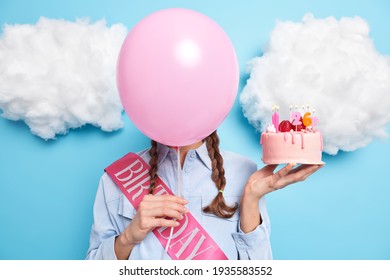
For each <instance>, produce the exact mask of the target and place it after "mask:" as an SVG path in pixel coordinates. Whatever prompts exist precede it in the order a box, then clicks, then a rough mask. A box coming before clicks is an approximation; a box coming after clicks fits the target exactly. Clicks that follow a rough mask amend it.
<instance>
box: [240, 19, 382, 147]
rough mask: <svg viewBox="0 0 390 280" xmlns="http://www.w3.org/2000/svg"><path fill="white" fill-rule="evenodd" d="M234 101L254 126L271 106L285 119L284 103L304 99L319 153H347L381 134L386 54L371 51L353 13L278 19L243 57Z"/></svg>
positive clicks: (365, 27)
mask: <svg viewBox="0 0 390 280" xmlns="http://www.w3.org/2000/svg"><path fill="white" fill-rule="evenodd" d="M249 67H250V78H249V79H248V81H247V84H246V85H245V87H244V89H243V91H242V93H241V96H240V101H241V105H242V107H243V111H244V114H245V116H246V117H247V118H248V120H249V122H250V123H251V124H252V125H253V126H254V127H255V128H256V129H258V130H263V129H264V127H265V126H266V124H267V123H271V114H272V112H271V110H272V106H273V105H275V104H276V105H278V106H279V107H280V112H281V113H282V114H283V113H284V114H285V115H284V118H286V116H288V113H289V106H290V104H293V105H294V106H295V104H310V105H311V108H315V109H316V115H317V117H318V118H319V124H318V128H319V129H320V130H321V131H322V133H323V139H324V151H325V152H327V153H329V154H336V153H337V152H338V151H339V150H344V151H353V150H355V149H358V148H361V147H364V146H366V145H367V144H369V143H370V142H371V141H372V140H373V139H374V138H385V137H387V132H386V127H387V125H388V124H389V122H390V59H389V57H388V56H384V55H381V54H380V53H378V52H377V51H376V49H375V46H374V44H373V42H372V40H371V39H370V37H369V26H368V24H367V22H366V21H365V20H363V19H362V18H359V17H354V18H347V17H344V18H341V19H340V20H337V19H335V18H334V17H328V18H325V19H316V18H314V16H312V15H311V14H307V15H305V17H304V18H303V20H302V22H299V23H298V22H290V21H286V22H278V23H277V24H276V27H275V29H274V30H273V31H272V33H271V36H270V41H269V44H268V46H267V48H266V49H265V51H264V54H263V55H262V56H261V57H256V58H254V59H253V60H251V62H250V65H249Z"/></svg>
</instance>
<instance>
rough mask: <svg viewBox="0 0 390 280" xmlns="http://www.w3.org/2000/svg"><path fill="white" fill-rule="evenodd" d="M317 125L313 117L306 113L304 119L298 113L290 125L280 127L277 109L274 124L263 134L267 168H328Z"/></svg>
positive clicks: (261, 141) (264, 160) (290, 121)
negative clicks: (286, 165)
mask: <svg viewBox="0 0 390 280" xmlns="http://www.w3.org/2000/svg"><path fill="white" fill-rule="evenodd" d="M276 108H277V107H276ZM290 108H291V107H290ZM317 121H318V120H317V118H316V117H311V113H308V112H307V113H305V115H304V117H303V118H302V117H301V114H300V113H299V112H294V113H293V114H290V120H289V121H287V120H284V121H282V122H281V123H279V117H278V114H277V109H275V111H274V113H273V115H272V123H273V124H272V125H269V126H268V127H267V130H266V131H265V132H263V133H262V134H261V139H260V144H261V145H262V150H263V155H262V161H263V162H264V163H265V164H282V163H301V164H324V162H323V161H322V160H321V159H322V148H323V147H322V135H321V132H320V131H319V130H316V129H315V125H316V124H317Z"/></svg>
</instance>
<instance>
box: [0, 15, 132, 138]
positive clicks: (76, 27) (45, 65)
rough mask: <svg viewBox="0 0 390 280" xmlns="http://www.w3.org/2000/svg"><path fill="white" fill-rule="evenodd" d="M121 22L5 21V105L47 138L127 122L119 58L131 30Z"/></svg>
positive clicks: (1, 72) (1, 82)
mask: <svg viewBox="0 0 390 280" xmlns="http://www.w3.org/2000/svg"><path fill="white" fill-rule="evenodd" d="M126 33H127V31H126V28H125V26H123V25H121V24H115V25H112V26H111V27H107V26H106V23H105V21H104V20H100V21H97V22H95V23H89V22H88V21H87V20H78V21H76V22H70V21H66V20H56V19H48V18H44V17H42V18H40V20H39V21H38V22H37V23H36V24H34V25H29V24H23V25H5V27H4V29H3V34H1V35H0V109H1V110H0V111H2V112H3V113H2V116H3V117H5V118H8V119H11V120H23V121H25V122H26V124H27V125H28V126H29V127H30V129H31V132H32V133H34V134H36V135H38V136H39V137H42V138H44V139H52V138H55V136H56V134H65V133H67V131H68V130H69V129H70V128H77V127H81V126H83V125H85V124H91V125H93V126H96V127H100V128H101V129H102V130H104V131H113V130H116V129H118V128H120V127H122V126H123V121H122V115H121V113H122V111H123V109H122V105H121V103H120V100H119V96H118V93H117V90H116V82H115V80H116V79H115V72H116V59H117V56H118V53H119V49H120V46H121V43H122V42H123V40H124V38H125V36H126Z"/></svg>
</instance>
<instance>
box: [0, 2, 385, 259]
mask: <svg viewBox="0 0 390 280" xmlns="http://www.w3.org/2000/svg"><path fill="white" fill-rule="evenodd" d="M389 3H390V2H388V1H385V0H382V1H379V0H369V1H356V0H355V1H352V0H350V1H343V0H330V1H321V3H320V1H305V0H295V1H281V0H279V1H259V0H258V1H254V0H241V1H222V0H218V1H184V0H180V1H158V2H157V1H153V2H152V1H128V0H121V1H120V0H110V1H92V0H89V1H80V0H68V1H49V0H47V1H43V0H40V1H21V0H7V1H5V0H0V23H1V25H4V24H5V23H9V24H14V23H36V22H37V20H38V19H39V17H40V16H45V17H49V18H65V19H67V20H75V19H76V18H80V17H89V18H90V19H91V20H92V21H95V20H99V19H101V18H105V19H106V20H107V23H108V24H109V25H111V24H114V23H123V24H124V25H126V26H127V28H128V29H131V27H132V26H134V25H135V24H136V23H137V22H138V21H139V20H140V19H142V18H143V17H144V16H146V15H148V14H150V13H152V12H154V11H157V10H160V9H163V8H169V7H184V8H191V9H195V10H197V11H199V12H201V13H204V14H206V15H208V16H210V17H211V18H213V19H214V20H215V21H217V22H218V23H219V24H220V25H221V26H222V27H223V28H224V30H225V31H226V32H227V33H228V35H229V36H230V38H231V40H232V42H233V44H234V46H235V48H236V51H237V55H238V59H239V64H240V69H241V82H240V88H239V93H240V92H241V90H242V88H243V86H244V85H245V82H246V79H247V78H248V74H247V73H246V70H245V69H246V63H247V62H248V60H250V59H251V58H253V57H254V56H258V55H261V49H262V47H263V46H264V44H265V43H266V42H267V41H268V39H269V34H270V31H271V30H272V29H273V27H274V25H275V22H276V21H277V20H293V21H300V20H301V19H302V17H303V15H304V14H305V13H307V12H312V13H313V14H314V15H315V16H316V17H327V16H335V17H336V18H340V17H341V16H355V15H357V16H360V17H363V18H364V19H366V20H367V21H368V23H369V24H370V27H371V37H372V38H373V40H374V43H375V46H376V48H377V50H378V51H379V52H381V53H382V54H390V36H389V35H390V34H389V33H390V31H389V26H390V4H389ZM0 63H1V62H0ZM238 95H239V94H238ZM389 98H390V96H389ZM237 100H238V99H237ZM350 106H353V104H350ZM124 119H125V126H124V128H123V129H122V130H120V131H118V132H114V133H105V132H102V131H100V130H99V129H96V128H93V127H91V126H85V127H83V128H81V129H76V130H72V131H70V133H69V134H68V135H66V136H60V137H58V139H57V140H55V141H47V142H46V141H44V140H42V139H40V138H38V137H36V136H33V135H32V134H31V133H30V132H29V129H28V127H27V126H26V125H25V124H24V123H23V122H13V121H9V120H6V119H4V118H0V139H1V142H0V144H1V145H0V259H84V258H85V254H86V251H87V248H88V242H89V233H90V228H91V225H92V208H93V201H94V197H95V193H96V189H97V185H98V181H99V178H100V176H101V175H102V172H103V168H104V167H105V166H107V165H108V164H109V163H111V162H113V161H114V160H115V159H117V158H119V157H120V156H122V155H124V154H125V153H127V152H129V151H138V150H140V149H144V148H146V147H148V145H149V140H148V139H147V138H146V137H145V136H143V135H142V134H141V133H140V132H139V131H138V130H137V129H136V128H135V127H134V125H133V124H132V123H131V122H130V121H129V119H128V118H127V116H126V115H124ZM388 131H389V132H390V129H388ZM219 135H220V137H221V146H222V148H224V149H228V150H232V151H234V152H237V153H241V154H243V155H246V156H248V157H250V158H252V159H253V160H255V161H256V162H258V164H259V167H262V166H263V164H262V163H261V161H260V156H261V147H260V145H259V134H258V133H256V132H255V130H254V129H253V127H251V126H250V125H249V124H248V122H247V120H246V119H245V118H244V117H243V115H242V111H241V107H240V105H239V103H238V102H236V103H235V105H234V107H233V109H232V111H231V112H230V114H229V116H228V117H227V119H226V120H225V121H224V122H223V124H222V125H221V126H220V128H219ZM389 155H390V142H389V141H384V142H380V141H374V142H372V143H371V144H369V145H368V146H367V147H365V148H363V149H359V150H357V151H355V152H349V153H346V152H341V153H339V154H338V155H337V156H328V155H324V158H323V159H324V161H326V162H327V164H326V166H325V168H323V169H322V170H320V172H319V173H317V174H315V175H314V176H312V177H311V178H309V179H308V180H307V181H306V182H303V183H300V184H296V185H293V186H290V187H288V188H286V189H284V190H282V191H278V192H275V193H272V194H270V195H268V209H269V213H270V217H271V222H272V235H271V242H272V246H273V252H274V258H275V259H390V238H389V236H390V223H389V214H390V203H389V197H390V183H389V172H388V170H389V168H388V166H389V165H388V159H387V158H388V157H389Z"/></svg>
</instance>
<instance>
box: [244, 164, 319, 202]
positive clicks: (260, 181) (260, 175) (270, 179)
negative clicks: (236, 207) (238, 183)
mask: <svg viewBox="0 0 390 280" xmlns="http://www.w3.org/2000/svg"><path fill="white" fill-rule="evenodd" d="M277 166H278V165H277V164H272V165H267V166H265V167H263V168H262V169H260V170H258V171H256V172H255V173H253V174H252V175H251V176H250V177H249V180H248V183H247V186H246V192H247V194H250V195H251V196H254V197H256V198H257V199H260V198H261V197H262V196H264V195H266V194H267V193H270V192H272V191H275V190H279V189H282V188H284V187H286V186H288V185H291V184H293V183H296V182H301V181H304V180H305V179H306V178H307V177H309V176H310V175H311V174H313V173H314V172H316V171H317V170H319V169H320V168H321V167H322V166H323V165H308V164H302V165H300V166H298V167H295V166H296V164H294V163H289V164H287V165H286V166H284V167H283V168H281V169H280V170H279V171H277V172H275V173H274V171H275V169H276V167H277ZM294 167H295V168H294Z"/></svg>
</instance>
